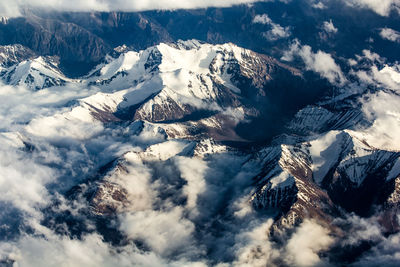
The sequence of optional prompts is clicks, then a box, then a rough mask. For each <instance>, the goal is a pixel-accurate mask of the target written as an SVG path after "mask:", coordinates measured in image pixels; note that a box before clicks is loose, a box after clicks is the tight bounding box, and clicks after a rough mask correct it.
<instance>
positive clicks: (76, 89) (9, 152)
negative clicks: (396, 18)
mask: <svg viewBox="0 0 400 267" xmlns="http://www.w3.org/2000/svg"><path fill="white" fill-rule="evenodd" d="M281 4H282V5H283V3H281ZM315 5H317V4H315ZM323 5H324V4H322V2H320V4H318V6H319V7H318V9H325V7H324V6H323ZM256 6H257V5H256ZM248 8H249V9H250V10H251V7H248ZM316 8H317V7H316ZM244 9H246V10H248V9H247V7H246V8H244ZM253 11H254V10H253ZM253 11H252V12H253ZM174 12H175V11H174ZM193 12H194V13H193V14H196V12H200V11H193ZM224 12H225V11H224ZM224 12H221V14H219V15H218V14H217V15H215V16H216V17H215V18H213V19H215V20H217V21H218V16H221V17H223V16H225V15H226V14H225V13H224ZM216 13H218V12H216ZM250 13H251V12H250ZM250 13H249V14H250ZM253 13H254V12H253ZM193 14H191V15H193ZM224 14H225V15H224ZM150 15H151V14H150V13H149V14H147V16H146V15H140V16H139V15H137V16H136V15H135V16H134V15H131V16H128V15H126V14H125V15H120V16H119V15H118V14H117V13H114V16H111V17H109V15H107V14H103V16H104V18H103V17H99V15H98V14H95V13H93V14H91V15H90V19H87V20H86V19H77V18H75V17H74V15H68V16H67V15H65V17H63V18H62V21H63V22H60V21H58V20H60V18H58V15H57V14H54V17H52V16H51V15H49V14H44V15H43V16H44V17H46V16H47V17H46V18H42V17H39V16H37V17H36V15H35V16H33V15H32V17H30V18H29V19H23V20H22V19H21V21H22V22H21V21H19V22H18V21H15V20H10V21H8V20H7V21H3V20H1V23H2V24H4V25H3V26H1V27H5V28H1V27H0V30H4V29H8V30H9V31H11V30H10V29H13V27H17V26H16V25H15V24H18V23H25V24H26V25H34V26H35V27H36V26H37V25H41V24H40V23H43V21H47V24H46V25H45V26H46V27H44V26H43V27H38V28H35V27H34V29H35V32H39V33H40V34H39V33H37V35H35V38H39V39H40V38H41V37H38V36H41V35H43V36H47V34H48V33H49V32H51V31H53V30H54V29H53V27H54V28H57V30H54V31H55V32H56V35H55V37H54V39H52V40H50V39H47V38H46V40H45V41H46V43H49V44H50V43H52V44H54V45H52V46H49V47H50V48H54V49H55V50H62V51H63V52H62V53H61V52H60V53H59V54H60V57H57V56H50V54H51V53H48V50H46V49H45V47H35V49H33V50H34V51H35V52H34V51H33V50H31V49H30V48H27V47H25V46H22V45H19V44H16V45H6V46H0V79H1V86H0V96H1V97H2V98H3V99H4V101H3V106H4V107H3V108H2V109H0V147H1V150H0V157H1V158H0V159H1V162H0V170H2V172H3V173H5V175H4V177H16V178H15V180H16V182H14V180H12V179H8V178H7V179H3V176H2V175H1V174H0V205H3V204H2V203H3V202H4V203H7V205H8V206H7V207H9V208H8V209H5V211H4V212H3V213H4V216H3V213H2V212H0V265H2V264H4V265H6V266H12V264H18V263H19V262H21V259H24V257H23V256H20V255H19V254H18V253H19V252H18V251H22V252H21V254H23V253H25V252H24V251H23V250H24V249H27V250H28V251H29V249H30V248H31V247H32V246H33V247H35V246H41V248H43V250H48V249H49V247H52V246H51V245H48V244H52V243H51V242H54V243H56V244H58V245H59V246H60V247H56V249H58V250H60V251H64V250H65V251H67V252H68V253H72V254H73V252H74V251H78V250H79V245H77V244H82V243H79V242H88V243H89V246H93V247H95V248H96V249H97V252H98V253H99V254H100V253H103V252H104V251H107V253H110V254H106V255H108V256H109V257H108V256H107V257H108V258H109V259H113V260H114V259H115V256H116V255H118V257H121V258H118V260H117V264H116V265H121V266H122V265H127V266H129V265H135V264H138V265H143V266H148V265H152V264H153V263H154V262H155V263H157V264H155V265H160V266H189V265H194V264H197V263H199V264H203V265H205V266H211V265H218V264H221V266H225V265H229V266H230V265H232V266H264V265H268V264H269V263H273V264H272V265H273V266H274V265H276V266H290V265H294V266H307V264H298V263H299V262H301V261H295V262H294V261H293V259H291V258H290V257H289V258H286V257H283V256H281V255H284V254H285V253H288V254H290V253H289V252H290V251H291V249H290V248H291V247H293V244H297V243H298V242H300V241H299V240H300V239H301V238H300V237H302V236H303V235H304V233H303V232H302V231H305V232H306V235H308V234H309V233H311V234H312V233H313V231H314V230H315V229H317V230H315V231H316V232H318V235H319V236H318V238H320V237H321V240H327V241H326V244H325V245H321V246H320V247H321V248H320V247H315V248H314V247H313V244H315V242H316V241H315V240H312V242H310V244H309V243H307V244H305V243H304V244H303V243H301V242H300V243H301V245H302V246H304V247H305V248H307V249H309V251H311V252H309V251H308V253H309V254H310V255H311V256H310V257H311V258H312V259H318V260H320V259H323V260H321V261H318V263H320V264H321V265H324V264H325V263H328V262H329V263H331V262H335V261H336V260H337V261H338V262H340V264H347V263H351V262H355V261H357V260H358V258H357V257H360V255H361V254H362V253H363V252H364V251H368V250H369V249H370V248H371V247H372V246H373V245H375V244H380V243H379V242H381V240H380V239H379V238H377V237H376V238H375V237H374V238H375V239H373V241H371V242H370V243H368V242H367V243H368V245H365V244H364V243H363V242H364V239H363V238H364V237H359V236H358V237H357V239H356V241H354V240H353V239H351V238H350V237H349V238H348V239H346V238H345V237H346V231H348V229H350V228H351V229H355V232H357V233H359V231H361V230H360V229H359V228H362V227H363V226H365V225H367V226H368V224H367V223H366V222H365V221H368V222H371V221H372V222H373V223H374V227H375V228H373V230H374V231H375V232H374V231H371V232H373V233H369V232H368V233H364V232H361V234H359V235H360V236H362V235H363V234H365V235H367V234H371V235H376V236H380V235H379V234H381V233H382V235H383V234H384V235H386V236H390V235H392V234H396V233H397V232H398V231H399V230H400V224H399V220H398V207H399V205H400V202H399V201H400V152H399V151H400V148H399V146H398V142H397V141H398V139H397V138H398V137H397V135H396V131H395V130H397V128H398V127H399V126H398V121H399V120H400V115H399V114H400V110H399V109H398V108H397V105H396V104H395V103H397V102H396V101H397V100H400V99H398V98H399V88H400V80H399V75H400V74H399V73H400V71H399V70H400V68H399V67H398V65H397V63H390V62H387V61H386V59H383V58H381V57H380V56H379V55H377V54H373V53H372V52H371V51H369V50H363V51H362V52H360V54H356V55H354V57H353V58H345V54H344V53H340V51H338V53H337V55H335V56H331V55H330V54H328V53H325V52H323V51H321V50H317V52H313V51H314V50H313V49H312V48H311V47H310V46H308V45H302V43H301V41H302V40H299V39H296V40H294V41H293V42H292V43H291V44H289V46H288V47H287V50H286V51H285V52H284V53H281V57H280V59H279V60H278V59H275V58H273V57H270V56H267V55H264V54H261V53H259V52H260V51H270V52H271V51H272V50H270V49H272V48H263V49H257V51H259V52H254V51H252V50H250V49H245V48H242V47H240V46H238V45H236V44H234V43H230V42H221V43H222V44H215V43H216V42H217V41H218V40H220V39H221V40H225V39H223V36H222V35H221V36H218V35H213V34H212V32H207V38H210V39H212V40H214V42H213V44H211V43H205V42H202V41H199V40H196V39H189V40H187V41H181V40H179V41H176V42H167V41H169V39H171V40H172V39H174V38H172V37H171V36H173V34H172V33H171V35H169V34H167V33H166V30H165V29H163V28H161V26H160V25H159V24H157V23H156V19H155V18H152V17H151V16H156V15H154V14H153V15H151V16H150ZM253 15H254V14H253ZM289 15H290V14H288V15H287V16H288V17H289V18H290V16H289ZM159 16H160V17H162V16H164V14H163V13H162V14H161V13H160V14H159ZM188 16H189V15H188ZM247 16H248V15H246V16H245V18H247ZM106 17H107V19H108V20H106V22H107V23H108V24H112V25H114V26H115V27H116V30H121V29H118V27H119V26H120V24H119V23H122V22H120V21H131V20H134V21H135V23H136V24H135V25H136V26H137V27H139V28H140V29H142V30H143V29H144V30H146V31H147V32H150V33H152V34H154V35H157V36H159V35H160V36H161V37H162V38H161V37H160V38H161V39H163V40H164V42H159V44H157V45H153V42H150V41H149V44H148V45H146V47H140V48H141V50H140V49H135V48H137V47H136V46H135V43H134V41H132V40H131V42H130V43H128V45H121V46H118V47H116V48H114V49H108V47H107V46H108V44H106V43H105V41H104V40H100V37H99V36H103V35H106V34H109V35H112V31H108V32H105V31H106V30H105V29H107V27H106V26H105V25H104V23H105V22H104V21H103V20H105V18H106ZM136 19H137V21H136ZM157 19H160V18H157ZM52 20H56V21H57V23H56V22H54V21H52ZM70 20H71V21H75V22H76V24H74V23H72V22H69V21H70ZM76 20H77V21H76ZM116 20H118V22H117V21H116ZM243 20H244V21H245V20H246V19H243ZM247 20H248V19H247ZM251 21H252V22H251V24H255V25H256V26H254V27H261V26H262V25H264V26H265V27H267V26H268V27H270V28H271V29H269V28H267V29H265V32H264V35H263V36H264V37H263V38H264V39H265V38H267V39H268V37H270V39H271V40H270V41H271V42H275V41H276V42H280V41H278V40H280V38H286V37H285V36H287V35H288V34H289V32H291V31H295V29H294V28H291V27H289V26H288V27H282V26H280V25H278V24H276V23H274V22H272V20H271V19H270V18H269V17H268V16H267V15H266V14H259V15H258V17H257V16H253V17H252V18H251ZM13 23H14V24H13ZM53 23H55V24H53ZM102 23H103V24H102ZM171 23H172V24H173V22H171ZM10 24H11V25H10ZM25 24H24V25H25ZM259 24H262V25H259ZM331 24H332V20H330V21H326V23H325V24H323V25H325V26H326V27H328V30H329V29H330V31H329V34H328V33H325V34H322V33H320V34H319V35H318V36H319V38H321V39H324V40H325V39H326V38H331V37H332V36H334V34H335V30H334V29H336V28H335V27H334V26H333V24H332V25H331ZM52 25H53V26H52ZM54 25H56V26H54ZM81 25H85V27H88V28H90V30H91V31H89V30H88V29H86V28H81V27H83V26H81ZM99 25H102V26H99ZM243 25H245V24H243ZM327 25H328V26H327ZM264 26H262V27H264ZM278 26H279V27H278ZM7 27H8V28H7ZM199 27H200V26H199ZM243 27H244V28H246V27H247V26H246V27H245V26H243ZM321 27H322V26H321ZM321 27H320V28H318V30H323V28H321ZM200 28H201V27H200ZM46 29H47V30H46ZM49 29H50V30H51V31H50V30H49ZM183 30H184V29H183ZM183 30H182V31H183ZM274 30H275V31H274ZM278 30H281V31H285V33H284V34H283V33H281V35H280V37H279V36H272V34H274V33H275V34H277V33H276V32H277V31H278ZM4 31H5V30H4ZM103 31H104V32H103ZM325 31H327V30H326V29H325ZM336 31H337V29H336ZM64 32H70V34H71V36H75V35H74V34H78V35H79V36H80V37H81V39H80V40H87V42H83V43H85V44H86V45H88V49H89V48H90V49H89V50H90V51H88V52H87V57H88V61H87V62H86V63H87V65H85V66H86V67H87V66H93V68H92V69H91V70H90V71H89V72H88V73H86V74H85V75H83V76H80V77H71V75H68V74H67V73H71V69H70V68H68V66H67V65H68V64H66V63H68V60H71V58H69V57H70V55H67V54H68V53H69V52H68V51H69V50H70V48H69V44H68V43H65V42H62V38H61V39H57V38H58V37H57V36H59V35H58V34H62V33H64ZM150 33H149V34H150ZM25 34H26V33H25ZM163 34H165V36H164V35H163ZM180 34H182V33H180ZM249 34H251V32H250V33H249ZM208 35H210V36H208ZM278 35H279V34H278ZM227 36H229V35H227ZM246 36H247V35H246ZM271 36H272V37H273V38H271ZM17 37H18V38H19V37H20V36H17ZM278 37H279V38H278ZM71 38H72V37H71ZM109 38H110V39H113V38H112V37H109ZM115 38H116V37H115ZM138 38H139V37H138ZM154 38H155V39H156V40H158V39H157V38H158V37H157V38H156V37H154ZM235 38H236V37H235ZM274 38H275V39H274ZM0 39H1V37H0ZM78 39H79V38H78ZM273 39H274V40H273ZM47 41H48V42H47ZM75 41H76V40H75ZM32 42H34V40H32ZM110 42H111V41H110ZM111 43H112V44H117V45H120V44H119V43H118V42H117V40H114V41H113V42H111ZM244 43H246V42H244ZM371 43H372V42H371ZM146 44H147V43H146ZM150 44H151V45H150ZM334 45H337V44H336V43H335V44H334ZM29 46H30V47H31V46H33V45H29ZM249 46H251V45H247V46H246V47H249ZM76 47H80V46H79V45H77V46H76ZM254 47H259V46H258V45H254ZM321 47H323V46H321ZM275 48H276V47H275ZM319 48H320V47H319ZM64 50H65V51H64ZM103 50H107V52H108V54H106V55H105V57H104V58H102V59H99V54H101V53H100V51H103ZM43 51H45V52H43ZM66 51H67V52H68V53H67V52H66ZM75 52H76V53H77V54H85V53H84V52H82V51H81V50H79V51H75ZM103 52H104V51H103ZM271 53H272V52H271ZM273 53H278V54H279V51H275V50H274V51H273ZM89 54H90V55H89ZM387 55H389V56H390V53H389V54H387ZM89 57H90V59H89ZM283 62H285V63H283ZM338 62H339V63H338ZM82 65H84V64H83V63H82ZM78 67H79V66H77V67H76V68H78ZM72 72H73V71H72ZM390 127H394V129H395V130H394V131H388V129H390ZM15 164H17V165H15ZM25 167H26V168H28V169H29V170H30V171H31V172H30V173H26V172H25V171H24V170H25ZM28 176H29V177H33V178H32V179H27V178H26V177H28ZM2 184H4V185H5V186H4V187H7V190H3V189H2V188H3V187H2ZM19 184H26V185H27V186H24V188H20V187H19ZM3 196H4V197H3ZM5 206H6V205H5ZM1 216H3V217H4V218H5V219H4V220H3V218H2V217H1ZM19 216H20V217H21V218H22V217H23V218H24V220H19V219H15V218H20V217H19ZM11 218H14V219H13V220H12V219H11ZM15 220H17V221H18V222H15ZM354 220H359V221H361V222H362V223H358V224H357V223H355V222H354ZM363 220H365V221H363ZM363 223H364V224H363ZM309 225H311V226H313V227H311V228H307V226H309ZM355 225H356V226H355ZM360 225H361V226H362V227H359V228H357V227H358V226H360ZM303 227H305V228H303ZM352 227H353V228H352ZM304 229H305V230H304ZM321 229H322V230H321ZM362 229H363V228H362ZM376 229H378V230H376ZM365 232H367V231H365ZM299 236H300V237H299ZM394 236H396V235H394ZM318 238H315V239H318ZM38 240H39V241H38ZM301 240H303V239H301ZM307 240H308V239H307ZM332 240H335V242H336V243H335V245H332V244H333V243H334V242H333V241H332ZM360 240H361V241H360ZM384 240H386V239H384ZM35 242H36V243H35ZM47 242H49V243H47ZM69 242H72V243H73V244H75V245H76V246H75V250H71V251H72V252H71V251H69V250H66V249H64V247H70V243H69ZM38 243H40V244H38ZM32 244H34V245H32ZM35 244H36V245H35ZM93 244H95V245H93ZM97 246H100V248H99V247H97ZM295 246H296V245H295ZM368 246H369V247H368ZM71 247H73V245H71ZM343 248H346V249H343ZM266 250H267V251H266ZM15 251H16V252H15ZM268 251H271V254H269V252H268ZM357 253H358V254H357ZM24 255H25V254H24ZM110 255H112V256H110ZM126 255H128V256H129V257H125V256H126ZM276 255H279V256H276ZM307 255H308V254H307ZM107 257H106V258H107ZM351 257H354V258H352V259H351V260H348V258H351ZM258 260H259V261H258ZM102 261H105V260H104V259H102ZM54 262H57V260H55V261H54ZM102 263H103V262H100V263H99V265H101V264H102ZM113 264H114V262H112V261H110V262H109V263H108V265H110V266H113ZM257 264H258V265H257ZM106 265H107V264H106ZM203 265H199V266H203ZM308 265H310V264H308ZM22 266H24V265H22ZM311 266H312V265H311Z"/></svg>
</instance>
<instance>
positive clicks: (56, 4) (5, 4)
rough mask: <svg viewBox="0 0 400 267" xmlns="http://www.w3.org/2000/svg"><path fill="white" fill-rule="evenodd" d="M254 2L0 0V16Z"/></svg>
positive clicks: (233, 0)
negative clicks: (39, 11)
mask: <svg viewBox="0 0 400 267" xmlns="http://www.w3.org/2000/svg"><path fill="white" fill-rule="evenodd" d="M254 2H260V0H258V1H257V0H218V1H211V0H190V1H184V0H179V1H168V0H142V1H139V0H87V1H80V0H58V1H56V0H43V1H41V0H29V1H28V0H13V1H5V0H1V1H0V15H3V16H18V15H19V14H20V8H21V7H22V8H23V7H35V8H50V9H55V10H62V11H144V10H157V9H161V10H168V9H193V8H204V7H228V6H232V5H237V4H251V3H254Z"/></svg>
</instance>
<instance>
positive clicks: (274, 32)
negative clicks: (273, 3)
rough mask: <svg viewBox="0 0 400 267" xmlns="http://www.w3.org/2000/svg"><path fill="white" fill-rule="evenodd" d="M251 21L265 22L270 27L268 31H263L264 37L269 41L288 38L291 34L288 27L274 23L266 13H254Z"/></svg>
mask: <svg viewBox="0 0 400 267" xmlns="http://www.w3.org/2000/svg"><path fill="white" fill-rule="evenodd" d="M253 23H256V24H265V25H269V26H270V27H271V29H270V30H269V31H267V32H264V33H263V35H264V37H265V38H266V39H268V40H270V41H275V40H278V39H282V38H288V37H289V36H290V35H291V32H290V28H289V27H282V26H281V25H279V24H277V23H274V22H273V21H272V20H271V19H270V18H269V17H268V15H267V14H262V15H256V16H255V17H254V19H253Z"/></svg>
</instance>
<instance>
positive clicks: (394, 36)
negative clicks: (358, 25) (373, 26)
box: [379, 28, 400, 43]
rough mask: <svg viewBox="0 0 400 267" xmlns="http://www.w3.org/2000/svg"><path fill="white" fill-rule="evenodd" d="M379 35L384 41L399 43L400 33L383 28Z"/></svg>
mask: <svg viewBox="0 0 400 267" xmlns="http://www.w3.org/2000/svg"><path fill="white" fill-rule="evenodd" d="M379 35H380V36H381V37H382V38H383V39H385V40H389V41H392V42H396V43H400V32H398V31H396V30H393V29H390V28H383V29H381V31H380V32H379Z"/></svg>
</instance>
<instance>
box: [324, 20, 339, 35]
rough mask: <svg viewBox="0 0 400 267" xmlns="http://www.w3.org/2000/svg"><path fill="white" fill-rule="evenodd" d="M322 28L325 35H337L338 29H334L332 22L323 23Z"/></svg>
mask: <svg viewBox="0 0 400 267" xmlns="http://www.w3.org/2000/svg"><path fill="white" fill-rule="evenodd" d="M322 27H323V29H324V30H325V31H326V32H327V33H337V31H338V29H337V28H336V27H335V25H333V22H332V20H329V21H324V24H323V26H322Z"/></svg>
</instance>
